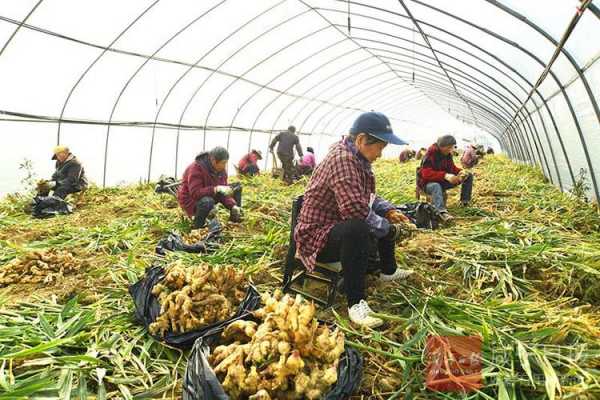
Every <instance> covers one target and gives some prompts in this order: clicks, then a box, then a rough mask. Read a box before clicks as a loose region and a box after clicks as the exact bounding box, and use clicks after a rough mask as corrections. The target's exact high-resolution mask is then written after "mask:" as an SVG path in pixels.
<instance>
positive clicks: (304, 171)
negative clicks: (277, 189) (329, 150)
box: [298, 146, 317, 176]
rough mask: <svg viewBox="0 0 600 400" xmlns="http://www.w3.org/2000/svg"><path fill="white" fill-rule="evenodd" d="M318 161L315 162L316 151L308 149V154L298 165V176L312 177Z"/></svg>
mask: <svg viewBox="0 0 600 400" xmlns="http://www.w3.org/2000/svg"><path fill="white" fill-rule="evenodd" d="M316 166H317V161H316V160H315V150H314V149H313V148H312V147H310V146H309V147H307V148H306V153H305V154H304V156H303V157H302V158H301V159H300V162H299V163H298V175H307V176H308V175H310V174H312V173H313V171H314V169H315V167H316Z"/></svg>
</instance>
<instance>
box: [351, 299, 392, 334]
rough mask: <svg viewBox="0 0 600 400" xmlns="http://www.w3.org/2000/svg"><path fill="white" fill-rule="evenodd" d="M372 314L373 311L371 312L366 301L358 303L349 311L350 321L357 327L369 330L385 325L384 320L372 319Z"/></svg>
mask: <svg viewBox="0 0 600 400" xmlns="http://www.w3.org/2000/svg"><path fill="white" fill-rule="evenodd" d="M370 314H373V310H371V307H369V304H367V302H366V301H364V300H361V301H360V303H357V304H355V305H353V306H352V307H350V308H349V309H348V316H349V317H350V321H352V322H354V323H355V324H356V325H360V326H366V327H367V328H377V327H378V326H381V325H383V320H382V319H381V318H377V317H372V316H371V315H370Z"/></svg>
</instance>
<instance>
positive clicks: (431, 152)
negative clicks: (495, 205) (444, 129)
mask: <svg viewBox="0 0 600 400" xmlns="http://www.w3.org/2000/svg"><path fill="white" fill-rule="evenodd" d="M455 147H456V139H455V138H454V136H452V135H444V136H441V137H440V138H438V140H437V142H436V143H434V144H432V145H431V146H430V147H429V149H428V150H427V153H425V156H424V157H423V160H421V166H420V167H419V168H418V169H417V186H418V190H423V191H425V193H427V194H428V195H430V196H431V199H432V202H433V206H434V207H435V208H436V209H437V211H438V212H439V213H440V217H441V218H442V220H443V221H444V222H446V221H449V220H451V219H452V218H453V217H452V216H451V215H450V214H449V213H448V209H447V208H446V195H445V194H446V191H447V190H448V189H452V188H454V187H456V186H458V185H462V187H461V190H460V202H461V204H462V205H463V206H466V205H467V204H468V203H469V202H470V201H471V193H472V191H473V175H472V174H470V173H467V172H466V171H464V170H461V169H460V168H458V167H457V166H456V165H454V161H453V160H452V154H453V152H454V148H455Z"/></svg>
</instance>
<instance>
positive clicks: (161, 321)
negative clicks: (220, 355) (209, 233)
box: [150, 261, 248, 336]
mask: <svg viewBox="0 0 600 400" xmlns="http://www.w3.org/2000/svg"><path fill="white" fill-rule="evenodd" d="M247 285H248V282H247V280H246V277H245V276H244V273H243V272H241V271H239V270H235V269H233V268H232V267H222V268H213V267H212V266H210V265H205V264H202V265H197V266H192V267H186V266H184V265H183V264H182V263H181V262H180V261H179V262H174V263H172V264H171V265H169V266H167V267H166V268H165V277H164V279H163V280H162V282H161V283H159V284H157V285H156V286H154V288H153V289H152V294H153V295H155V296H157V297H158V302H159V303H160V306H161V307H160V315H159V316H158V318H157V319H156V321H155V322H154V323H152V324H151V325H150V332H151V333H153V334H158V335H161V336H162V335H164V334H165V332H167V331H170V332H175V333H185V332H189V331H193V330H195V329H198V328H200V327H203V326H206V325H209V324H212V323H214V322H217V321H223V320H226V319H227V318H230V317H232V316H233V315H234V314H235V312H236V310H237V307H238V306H239V305H240V303H241V302H242V300H243V299H244V296H245V295H246V288H247Z"/></svg>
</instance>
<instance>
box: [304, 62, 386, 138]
mask: <svg viewBox="0 0 600 400" xmlns="http://www.w3.org/2000/svg"><path fill="white" fill-rule="evenodd" d="M389 74H393V75H394V76H393V77H392V78H390V79H385V80H382V81H377V82H376V83H373V84H371V85H370V87H368V88H367V89H366V90H368V91H371V90H375V89H376V88H378V87H379V86H381V85H382V84H385V83H388V82H391V81H393V80H395V79H397V78H398V74H397V72H396V71H395V70H393V69H392V70H385V71H381V72H378V73H377V74H375V75H372V76H369V77H366V78H365V79H362V80H361V82H360V83H359V85H361V86H362V85H363V84H365V83H367V82H369V81H371V80H373V79H377V78H379V77H381V76H384V75H389ZM338 83H345V82H343V81H342V82H338ZM335 86H337V84H336V85H335ZM335 86H334V87H335ZM354 87H357V85H355V84H350V85H349V86H344V88H343V89H342V90H339V91H336V92H335V93H334V94H332V95H331V96H329V97H328V98H327V99H328V101H332V100H333V99H335V98H336V97H338V96H340V95H342V94H344V93H346V92H347V91H348V90H350V89H351V88H354ZM363 93H364V92H363ZM318 107H319V106H318V105H317V106H315V107H314V108H313V109H312V110H311V111H309V112H308V113H307V114H306V117H305V118H304V120H303V121H302V122H301V123H300V124H298V127H299V130H300V131H302V130H303V128H304V126H305V125H307V123H308V119H309V118H311V117H312V116H313V115H314V113H316V112H317V109H318ZM314 129H315V128H314V127H313V129H312V130H311V131H310V133H311V134H313V133H314Z"/></svg>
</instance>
